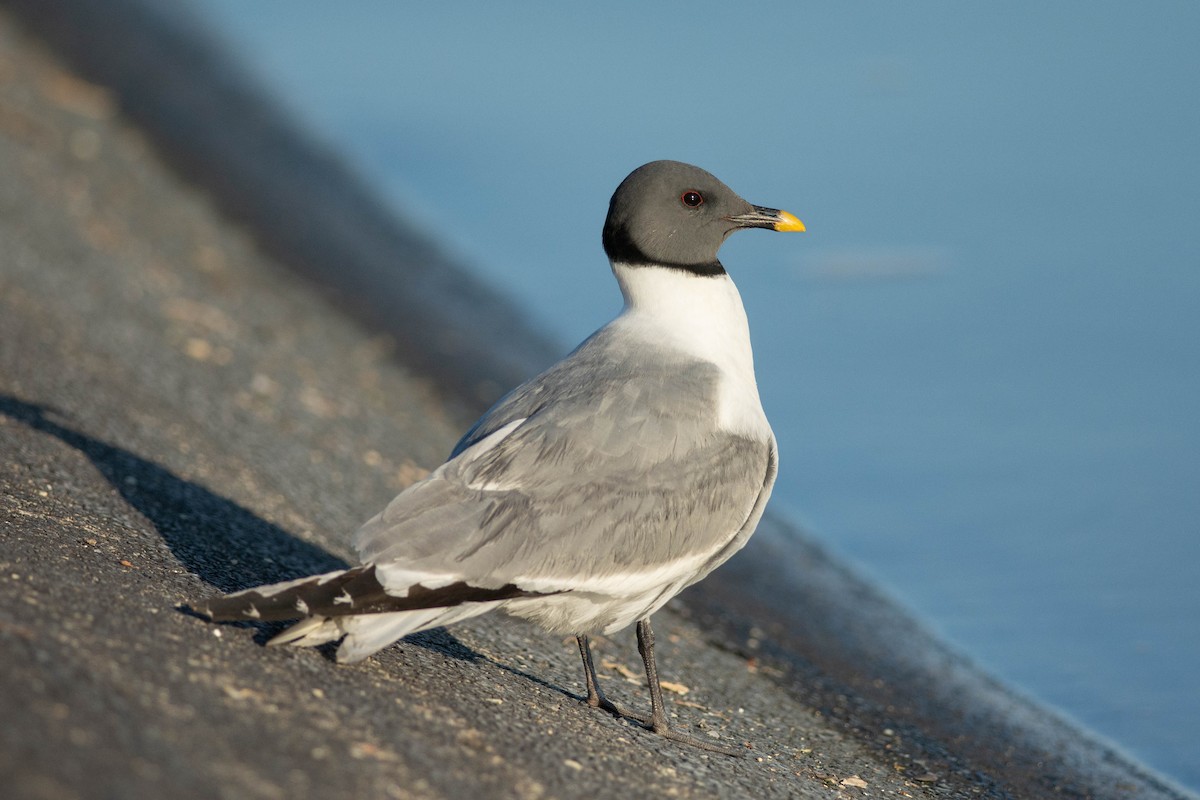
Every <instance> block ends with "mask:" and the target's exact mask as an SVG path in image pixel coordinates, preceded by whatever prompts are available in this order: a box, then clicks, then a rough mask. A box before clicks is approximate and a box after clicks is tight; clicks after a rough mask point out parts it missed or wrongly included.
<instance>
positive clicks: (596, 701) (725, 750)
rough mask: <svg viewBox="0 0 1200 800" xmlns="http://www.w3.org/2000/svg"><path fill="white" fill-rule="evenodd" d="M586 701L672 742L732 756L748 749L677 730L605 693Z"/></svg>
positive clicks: (737, 756)
mask: <svg viewBox="0 0 1200 800" xmlns="http://www.w3.org/2000/svg"><path fill="white" fill-rule="evenodd" d="M584 702H585V703H586V704H587V705H588V706H589V707H590V708H596V709H599V710H601V711H607V712H608V713H609V714H612V715H613V716H614V717H617V718H618V719H627V720H630V721H632V722H636V723H637V724H638V725H640V726H641V727H643V728H645V729H646V730H647V731H649V732H650V733H656V734H658V735H659V736H661V737H663V738H664V739H669V740H671V741H672V742H679V743H680V744H686V745H690V746H692V747H697V748H699V749H701V750H706V751H708V752H710V753H720V754H721V755H726V756H731V757H732V758H742V757H743V756H745V755H746V751H745V750H744V749H741V748H735V747H729V746H727V745H722V744H717V743H716V742H713V741H711V740H707V739H701V738H700V737H698V736H692V735H691V734H690V733H684V732H682V731H678V730H675V729H674V728H672V727H671V726H670V725H668V724H667V723H666V722H664V721H661V720H660V721H657V722H656V721H655V719H654V717H653V716H652V715H650V714H639V713H637V712H636V711H630V710H629V709H627V708H623V707H622V706H619V705H617V704H616V703H614V702H613V701H611V700H609V699H608V698H607V697H605V696H604V695H599V696H597V697H589V698H587V700H586V701H584Z"/></svg>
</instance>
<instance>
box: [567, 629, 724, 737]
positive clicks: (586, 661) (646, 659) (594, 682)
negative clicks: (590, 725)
mask: <svg viewBox="0 0 1200 800" xmlns="http://www.w3.org/2000/svg"><path fill="white" fill-rule="evenodd" d="M575 640H576V641H577V642H578V643H579V655H580V657H581V658H582V659H583V675H584V680H585V681H586V682H587V693H588V696H587V704H588V705H589V706H591V707H592V708H599V709H603V710H604V711H607V712H608V713H610V714H612V715H613V716H617V717H624V718H625V719H631V720H634V721H635V722H638V723H640V724H641V725H643V726H645V727H646V728H647V729H648V730H651V731H653V732H654V733H657V734H658V735H659V736H662V737H664V738H666V739H670V740H671V741H673V742H680V743H681V744H690V745H692V746H693V747H699V748H700V749H701V750H709V751H711V752H714V753H722V754H724V755H727V756H734V757H738V756H741V755H744V753H743V752H742V751H741V750H735V749H733V748H731V747H723V746H721V745H719V744H717V743H716V742H710V741H705V740H704V739H699V738H697V737H695V736H691V735H690V734H686V733H682V732H680V731H676V730H674V729H673V728H671V726H670V723H668V722H667V714H666V709H665V708H664V706H663V698H662V686H661V685H660V684H659V681H658V666H657V665H656V664H655V662H654V632H653V631H652V630H651V629H650V619H649V617H647V618H646V619H643V620H639V621H638V624H637V640H638V652H639V653H641V656H642V662H643V663H644V664H645V665H646V681H647V683H649V685H650V715H649V716H646V715H644V714H637V713H634V712H631V711H628V710H626V709H624V708H621V707H620V706H618V705H617V704H616V703H614V702H612V701H611V700H609V699H608V698H607V697H605V696H604V692H603V691H601V689H600V681H599V679H598V678H597V676H596V666H595V664H594V663H592V648H591V645H590V644H589V643H588V637H586V636H583V635H577V636H576V637H575Z"/></svg>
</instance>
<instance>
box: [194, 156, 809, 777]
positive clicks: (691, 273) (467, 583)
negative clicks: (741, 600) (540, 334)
mask: <svg viewBox="0 0 1200 800" xmlns="http://www.w3.org/2000/svg"><path fill="white" fill-rule="evenodd" d="M744 228H765V229H770V230H776V231H803V230H804V225H803V223H801V222H800V220H798V219H797V218H796V217H795V216H793V215H792V214H789V213H788V212H786V211H779V210H776V209H773V208H764V207H762V206H755V205H751V204H750V203H748V202H746V201H745V200H743V199H742V198H741V197H739V196H738V195H737V194H736V193H735V192H733V190H731V189H730V188H729V187H728V186H726V185H725V184H723V183H722V182H721V181H719V180H717V178H715V177H714V176H713V175H711V174H710V173H708V172H706V171H704V170H702V169H700V168H698V167H694V166H691V165H689V164H684V163H681V162H678V161H654V162H651V163H649V164H646V165H644V166H642V167H639V168H638V169H636V170H634V171H633V172H632V173H630V174H629V176H628V177H627V178H625V180H624V181H622V183H621V184H620V186H619V187H618V188H617V190H616V192H615V193H614V194H613V197H612V200H611V202H610V204H609V210H608V216H607V219H606V220H605V223H604V232H603V244H604V250H605V253H606V254H607V255H608V258H609V261H610V263H611V265H612V271H613V274H614V275H615V277H616V279H617V283H618V284H619V285H620V288H621V293H622V295H623V296H624V299H625V305H624V308H623V309H622V311H621V312H620V314H619V315H618V316H617V317H616V318H615V319H613V320H612V321H611V322H609V323H608V324H607V325H605V326H604V327H602V328H600V329H599V330H598V331H596V332H595V333H594V334H592V335H591V336H590V337H588V338H587V339H586V340H585V341H584V342H583V343H582V344H581V345H579V347H577V348H576V349H575V350H574V351H573V352H572V353H571V354H570V355H568V356H567V357H566V358H564V359H563V360H562V361H560V362H558V363H557V364H555V365H553V366H552V367H550V368H549V369H547V370H546V371H545V372H543V373H542V374H540V375H538V376H537V377H535V378H533V379H531V380H529V381H527V382H526V383H523V384H521V385H520V386H518V387H517V388H516V389H513V390H512V391H511V392H509V393H508V394H507V395H506V396H505V397H503V398H502V399H501V400H500V401H499V402H497V403H496V405H495V406H493V407H492V408H491V410H489V411H488V412H487V413H485V414H484V415H483V416H482V417H481V418H480V419H479V420H478V421H477V422H476V423H475V424H474V425H473V426H472V427H471V429H470V430H468V431H467V432H466V434H465V435H464V436H463V437H462V439H461V440H460V441H459V442H458V444H457V445H456V446H455V448H454V450H453V452H452V453H451V454H450V458H449V459H448V460H447V461H446V462H445V463H444V464H442V465H441V466H440V467H439V468H438V469H436V470H434V471H433V472H432V473H431V474H430V475H429V476H428V477H426V478H425V479H424V480H422V481H420V482H418V483H416V484H414V485H412V486H410V487H409V488H408V489H406V490H405V491H404V492H402V493H401V494H400V495H398V496H397V497H396V498H395V499H393V500H392V501H391V503H389V504H388V505H387V507H386V508H384V509H383V511H382V512H380V513H379V514H378V515H376V516H375V517H374V518H372V519H371V520H370V521H368V522H367V523H366V524H365V525H363V526H362V528H361V529H359V530H358V532H357V534H356V535H355V537H354V548H355V550H356V552H357V554H358V557H359V559H360V561H361V565H360V566H356V567H353V568H351V569H346V570H339V571H337V572H329V573H326V574H323V575H315V576H312V577H307V578H302V579H299V580H292V581H286V582H284V583H276V584H272V585H268V586H259V587H256V588H252V589H246V590H243V591H239V592H235V593H233V594H229V595H225V596H219V597H214V598H210V599H208V600H206V601H204V602H203V603H201V604H199V606H198V610H200V611H202V612H204V613H206V614H207V615H208V616H209V617H211V618H212V619H213V620H214V621H235V620H256V621H272V620H293V619H299V620H300V621H299V622H297V623H296V624H295V625H293V626H292V627H290V628H288V629H287V630H285V631H283V632H282V633H280V634H279V635H277V636H276V637H274V638H273V639H272V640H271V641H270V642H268V644H270V645H284V644H289V645H300V646H312V645H319V644H323V643H325V642H330V641H334V640H336V639H341V644H340V645H339V647H338V650H337V660H338V661H339V662H341V663H353V662H356V661H360V660H362V659H364V658H366V657H367V656H369V655H371V654H372V653H375V652H376V651H378V650H380V649H382V648H384V647H387V646H388V645H390V644H392V643H393V642H396V641H397V640H399V639H400V638H402V637H404V636H407V635H408V634H411V633H415V632H417V631H422V630H426V629H428V628H433V627H440V626H445V625H450V624H451V623H455V622H460V621H462V620H465V619H468V618H470V617H474V616H477V615H479V614H483V613H486V612H489V611H495V610H503V611H505V612H507V613H509V614H512V615H514V616H517V617H522V618H525V619H528V620H531V621H533V622H535V623H537V624H538V625H540V626H542V627H543V628H545V629H547V630H548V631H550V632H552V633H558V634H574V635H575V637H576V640H577V643H578V646H579V653H580V657H581V658H582V661H583V670H584V681H585V684H586V688H587V700H586V702H587V704H588V705H589V706H591V707H593V708H600V709H604V710H605V711H608V712H609V713H612V714H614V715H617V716H619V717H625V718H628V719H632V720H636V721H637V722H640V723H641V724H642V725H644V726H645V727H646V728H647V729H649V730H651V731H653V732H654V733H657V734H660V735H662V736H664V737H666V738H668V739H672V740H675V741H679V742H683V743H686V744H691V745H695V746H698V747H702V748H704V749H707V750H716V751H719V752H725V753H729V754H736V753H735V751H731V750H729V749H728V748H724V747H721V746H720V745H717V744H715V743H713V742H711V741H703V740H700V739H698V738H696V737H694V736H691V735H689V734H687V733H684V732H681V731H678V730H676V729H674V728H671V727H670V725H669V724H668V721H667V715H666V711H665V709H664V706H663V699H662V688H661V686H660V684H659V678H658V669H657V666H656V663H655V658H654V634H653V631H652V630H651V627H650V616H651V615H652V614H653V613H654V612H655V611H657V610H658V609H660V608H662V606H663V605H664V604H665V603H666V602H667V601H668V600H670V599H671V598H672V597H674V596H675V595H677V594H678V593H679V592H680V591H682V590H683V589H684V588H686V587H688V586H690V585H692V584H694V583H696V582H697V581H699V580H700V579H702V578H703V577H704V576H706V575H707V574H708V573H709V572H711V571H712V570H714V569H716V568H717V567H718V566H720V565H721V564H722V563H724V562H725V561H726V560H727V559H728V558H729V557H730V556H732V555H733V554H734V553H736V552H737V551H738V550H740V549H741V548H742V546H743V545H745V544H746V541H747V539H749V538H750V535H751V534H752V533H753V532H754V529H755V527H756V526H757V525H758V522H759V520H760V519H761V517H762V514H763V509H764V507H765V506H766V504H767V499H768V498H769V497H770V494H771V488H772V486H773V485H774V483H775V476H776V473H777V471H778V464H779V457H778V448H777V446H776V442H775V436H774V434H773V433H772V431H771V426H770V425H769V424H768V422H767V418H766V415H765V414H764V413H763V409H762V404H761V402H760V400H759V394H758V386H757V383H756V381H755V376H754V363H753V356H752V353H751V348H750V332H749V326H748V324H747V321H746V312H745V309H744V308H743V307H742V301H741V297H740V295H739V294H738V290H737V287H735V286H734V284H733V281H732V280H731V279H730V277H729V275H728V274H727V273H726V271H725V268H724V266H723V265H722V264H721V262H720V261H719V260H718V259H717V251H718V250H719V249H720V247H721V245H722V243H723V242H724V241H725V239H726V238H727V237H728V236H729V235H730V234H731V233H733V232H734V231H738V230H741V229H744ZM634 622H636V624H637V642H638V651H639V653H640V655H641V657H642V660H643V662H644V665H645V670H646V679H647V683H648V685H649V690H650V714H649V716H645V715H639V714H636V713H632V712H629V711H626V710H624V709H622V708H621V707H619V706H617V705H616V704H615V703H613V702H612V701H610V700H609V699H608V698H607V697H606V696H605V695H604V693H603V692H602V691H601V688H600V684H599V681H598V679H597V676H596V668H595V665H594V664H593V662H592V652H591V647H590V644H589V640H588V637H589V635H593V634H597V633H604V634H609V633H613V632H615V631H618V630H621V629H623V628H625V627H627V626H628V625H630V624H631V623H634Z"/></svg>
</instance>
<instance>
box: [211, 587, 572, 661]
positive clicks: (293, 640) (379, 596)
mask: <svg viewBox="0 0 1200 800" xmlns="http://www.w3.org/2000/svg"><path fill="white" fill-rule="evenodd" d="M436 582H437V581H430V583H435V584H436ZM391 591H392V593H389V592H388V590H387V589H385V588H384V586H383V585H382V584H381V583H380V582H379V579H378V578H377V577H376V574H375V566H374V565H373V564H368V565H366V566H363V567H355V568H353V569H347V570H340V571H338V572H327V573H325V574H324V575H314V576H312V577H309V578H301V579H299V580H294V581H285V582H283V583H274V584H270V585H268V586H256V587H254V588H253V589H245V590H243V591H240V592H234V593H233V594H227V595H222V596H218V597H211V598H209V599H208V600H205V601H204V602H203V603H202V604H201V605H200V606H199V607H198V608H197V610H198V611H201V612H203V613H205V614H207V615H208V616H209V617H210V618H212V619H213V620H214V621H216V622H240V621H245V620H261V621H263V622H275V621H283V620H291V619H297V618H299V619H300V621H299V622H297V623H296V624H295V625H293V626H291V627H290V628H288V629H287V630H285V631H283V632H282V633H280V634H279V635H277V636H275V637H274V638H273V639H271V640H270V641H269V642H267V644H268V645H272V646H275V645H288V644H290V645H296V646H298V647H311V646H314V645H318V644H324V643H325V642H332V641H333V640H335V639H337V638H339V637H342V636H345V639H344V640H343V641H342V644H341V645H340V646H339V648H338V661H340V662H342V663H352V662H355V661H361V660H362V659H364V658H366V657H367V656H369V655H371V654H372V653H374V652H376V651H377V650H381V649H382V648H384V647H387V646H388V645H389V644H391V643H392V642H395V641H397V640H399V639H401V638H403V637H405V636H407V635H408V634H410V633H416V632H417V631H423V630H426V629H428V628H436V627H439V626H442V625H449V624H450V623H452V622H458V621H459V620H463V619H467V618H469V617H474V616H476V615H478V614H483V613H485V612H487V611H491V610H492V609H494V608H496V607H497V606H500V605H501V604H503V603H504V601H506V600H512V599H515V598H518V597H530V596H534V595H541V594H546V593H544V592H531V591H527V590H525V589H521V588H519V587H518V586H516V585H514V584H511V583H509V584H505V585H504V586H500V587H494V588H489V587H482V586H472V585H471V584H469V583H467V582H466V581H456V582H454V583H450V584H447V585H443V586H438V585H434V586H433V587H432V588H430V587H426V586H423V585H422V584H421V583H420V582H415V583H413V584H412V585H410V586H407V587H403V588H396V587H393V588H392V590H391ZM551 594H553V593H551Z"/></svg>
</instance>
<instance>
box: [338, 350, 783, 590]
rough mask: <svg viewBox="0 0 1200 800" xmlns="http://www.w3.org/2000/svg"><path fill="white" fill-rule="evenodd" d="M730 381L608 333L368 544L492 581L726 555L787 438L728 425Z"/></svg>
mask: <svg viewBox="0 0 1200 800" xmlns="http://www.w3.org/2000/svg"><path fill="white" fill-rule="evenodd" d="M716 386H717V372H716V369H715V368H714V367H712V366H710V365H707V364H704V363H702V362H696V361H686V360H664V359H663V358H662V357H661V355H660V354H654V355H651V354H644V356H643V357H641V358H639V357H638V354H637V353H633V354H630V353H628V352H624V351H623V352H621V353H617V352H615V348H613V347H612V346H611V342H610V341H609V340H608V338H607V335H606V332H605V331H601V332H600V333H598V334H597V335H596V336H594V337H592V339H589V340H588V341H587V342H585V343H584V344H583V345H581V346H580V348H579V349H578V350H576V351H575V353H573V354H572V355H571V356H570V357H568V358H567V359H565V360H564V361H562V362H560V363H559V364H557V365H556V366H555V367H552V368H551V369H550V370H549V371H548V372H546V373H544V374H542V375H541V376H539V377H538V378H535V379H533V380H532V381H530V382H528V383H526V384H524V385H522V386H521V387H519V388H518V389H516V390H514V391H513V392H512V393H511V394H510V395H509V396H508V397H507V398H505V399H504V400H503V401H501V403H499V404H498V405H497V406H496V407H495V408H494V409H492V411H490V412H488V414H486V415H485V416H484V417H483V418H482V419H481V420H480V422H479V423H477V424H476V425H475V427H474V428H472V430H471V431H470V432H468V434H467V435H466V436H465V437H464V438H463V441H462V442H460V443H459V446H458V447H456V448H455V454H454V455H453V456H452V458H451V459H450V461H448V462H447V463H446V464H444V465H443V466H442V467H440V468H439V469H438V470H437V471H435V472H434V473H433V474H432V475H431V476H430V477H429V478H427V479H426V480H425V481H422V482H421V483H419V484H416V485H414V486H413V487H411V488H410V489H408V490H407V491H406V492H404V493H403V494H401V495H400V496H398V497H397V498H396V499H395V500H393V501H392V502H391V504H389V505H388V507H387V508H386V509H385V510H384V511H383V512H382V513H381V514H380V515H378V516H377V517H375V518H374V519H372V520H371V521H370V522H368V523H367V524H366V525H365V526H363V528H362V529H361V530H360V531H359V533H358V534H357V536H356V539H355V545H356V547H357V549H358V551H359V556H360V557H361V558H362V560H363V561H364V563H376V564H384V563H391V564H396V565H399V566H402V567H403V568H404V569H405V570H412V571H414V572H420V573H425V574H443V575H446V576H447V578H449V576H461V577H463V578H466V579H469V580H471V581H472V582H473V583H476V584H478V585H492V584H496V585H503V584H505V583H509V582H511V581H515V580H517V579H519V578H521V577H528V576H537V577H539V578H553V577H556V576H561V577H562V579H563V580H564V587H565V588H569V584H570V578H571V577H572V576H589V577H600V576H603V575H606V574H620V573H625V572H630V571H641V570H644V569H647V568H651V567H653V566H656V565H661V564H668V563H671V562H675V561H678V560H680V559H684V558H689V557H696V556H705V557H708V556H711V557H713V558H719V560H718V561H716V562H715V563H713V564H712V566H715V565H716V563H719V561H720V560H724V558H725V557H727V555H728V553H726V552H725V551H726V549H727V547H728V546H729V545H730V544H731V543H732V542H731V540H734V539H735V538H741V539H743V540H744V538H745V536H741V537H739V536H738V534H739V532H741V531H742V530H743V528H744V527H746V523H747V522H748V521H750V523H751V524H750V526H749V527H750V528H751V529H752V527H753V523H754V522H757V516H758V515H759V514H761V506H762V504H763V502H765V495H766V493H768V492H769V490H770V483H771V479H772V478H773V477H774V470H775V457H774V443H773V442H772V441H759V440H754V439H750V438H747V437H744V436H737V435H733V434H729V433H726V432H722V431H719V430H718V429H717V427H716V418H715V403H714V402H713V400H714V397H715V391H716ZM745 535H749V530H747V531H745ZM738 544H740V542H738ZM734 549H736V547H734V548H733V549H730V550H729V551H728V552H730V553H731V552H732V551H733V550H734ZM706 571H707V570H706Z"/></svg>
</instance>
